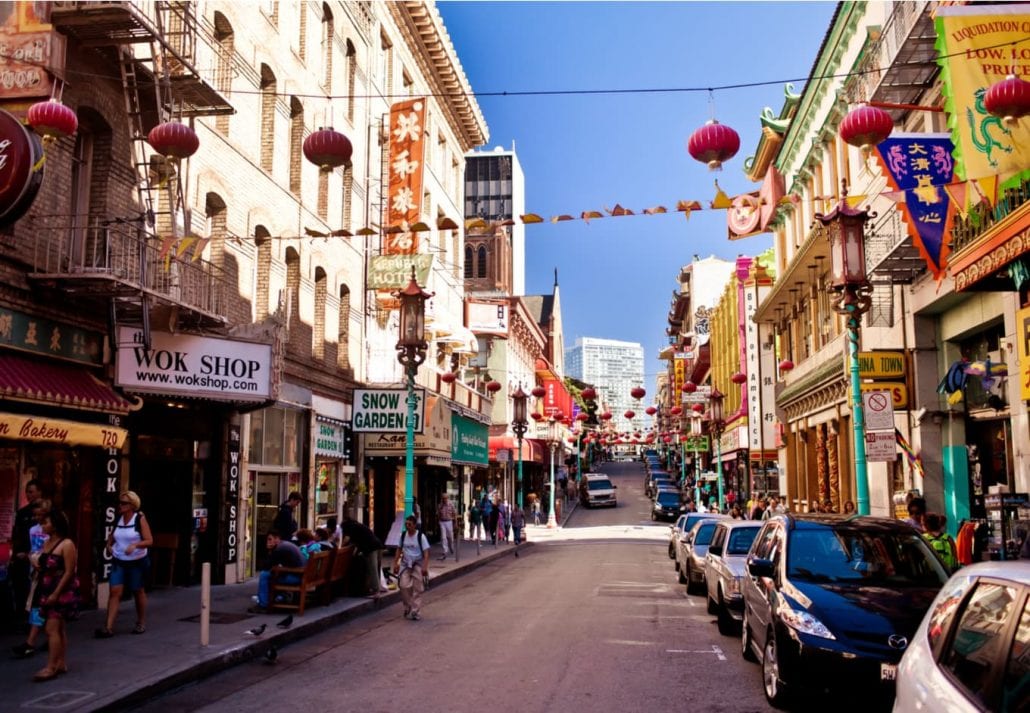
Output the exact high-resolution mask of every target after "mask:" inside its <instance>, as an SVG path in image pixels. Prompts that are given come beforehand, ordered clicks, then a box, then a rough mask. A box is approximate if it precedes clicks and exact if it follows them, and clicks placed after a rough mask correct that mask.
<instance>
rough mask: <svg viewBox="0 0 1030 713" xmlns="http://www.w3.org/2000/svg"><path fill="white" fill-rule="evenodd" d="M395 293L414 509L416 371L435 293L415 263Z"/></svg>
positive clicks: (409, 506) (408, 507)
mask: <svg viewBox="0 0 1030 713" xmlns="http://www.w3.org/2000/svg"><path fill="white" fill-rule="evenodd" d="M393 296H394V297H396V298H398V299H399V300H400V302H401V307H400V339H398V340H397V361H399V362H400V363H401V365H402V366H403V367H404V372H405V375H406V376H407V386H408V420H407V432H406V435H405V440H404V513H405V516H407V515H412V514H413V513H414V512H415V507H414V506H415V406H416V405H417V404H418V396H417V394H416V393H415V375H416V374H417V373H418V367H419V365H421V364H422V362H424V361H425V360H426V349H428V348H429V344H428V343H427V342H426V300H427V299H428V298H430V297H432V296H433V295H432V293H429V292H424V291H423V290H422V288H421V287H419V286H418V281H417V280H416V279H415V266H414V265H412V266H411V281H410V282H409V283H408V286H407V287H405V288H404V289H403V290H401V291H400V292H395V293H393Z"/></svg>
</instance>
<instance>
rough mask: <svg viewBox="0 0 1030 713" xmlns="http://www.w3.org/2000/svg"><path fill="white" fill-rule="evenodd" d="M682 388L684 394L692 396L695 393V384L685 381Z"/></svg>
mask: <svg viewBox="0 0 1030 713" xmlns="http://www.w3.org/2000/svg"><path fill="white" fill-rule="evenodd" d="M682 388H683V391H684V392H685V393H688V394H692V393H694V392H695V391H697V384H695V383H694V382H693V381H685V382H683V387H682Z"/></svg>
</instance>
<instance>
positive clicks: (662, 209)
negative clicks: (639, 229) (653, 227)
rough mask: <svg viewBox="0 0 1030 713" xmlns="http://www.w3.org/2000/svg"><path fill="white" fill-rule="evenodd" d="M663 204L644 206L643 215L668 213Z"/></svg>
mask: <svg viewBox="0 0 1030 713" xmlns="http://www.w3.org/2000/svg"><path fill="white" fill-rule="evenodd" d="M668 212H669V211H667V210H666V209H665V206H663V205H656V206H655V207H654V208H644V215H656V214H658V213H668Z"/></svg>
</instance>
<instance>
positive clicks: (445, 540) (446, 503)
mask: <svg viewBox="0 0 1030 713" xmlns="http://www.w3.org/2000/svg"><path fill="white" fill-rule="evenodd" d="M436 516H437V519H438V520H439V521H440V544H441V545H443V554H442V555H440V559H442V560H445V559H447V555H449V554H450V553H451V552H452V551H453V550H454V547H455V544H454V521H455V519H457V517H458V512H457V511H456V510H455V509H454V503H452V502H451V500H450V496H449V495H448V494H447V493H444V494H443V497H442V499H441V500H440V507H438V508H437V509H436Z"/></svg>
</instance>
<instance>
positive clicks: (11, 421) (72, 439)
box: [0, 413, 129, 449]
mask: <svg viewBox="0 0 1030 713" xmlns="http://www.w3.org/2000/svg"><path fill="white" fill-rule="evenodd" d="M128 435H129V432H128V431H126V430H125V429H124V428H119V427H118V426H110V425H107V424H104V423H79V422H78V421H66V420H64V419H60V418H44V417H42V416H22V415H20V414H16V413H0V438H11V439H14V440H17V441H36V442H38V443H51V444H54V445H62V446H92V447H96V448H115V449H121V447H122V446H124V445H125V439H126V438H127V437H128Z"/></svg>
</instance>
